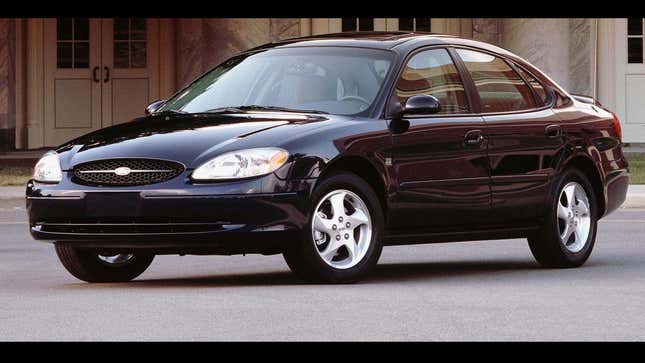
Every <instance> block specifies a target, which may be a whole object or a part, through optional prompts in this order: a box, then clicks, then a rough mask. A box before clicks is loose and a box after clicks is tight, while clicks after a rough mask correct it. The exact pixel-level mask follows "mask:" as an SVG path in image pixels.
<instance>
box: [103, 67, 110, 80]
mask: <svg viewBox="0 0 645 363" xmlns="http://www.w3.org/2000/svg"><path fill="white" fill-rule="evenodd" d="M103 69H104V70H105V78H103V83H105V82H107V81H109V80H110V68H108V67H107V66H105V67H103Z"/></svg>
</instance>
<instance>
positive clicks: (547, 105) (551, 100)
mask: <svg viewBox="0 0 645 363" xmlns="http://www.w3.org/2000/svg"><path fill="white" fill-rule="evenodd" d="M451 47H452V48H453V49H455V56H456V57H458V58H459V61H460V63H461V64H462V65H463V71H464V72H466V73H467V75H468V76H467V77H464V78H466V79H467V80H468V83H469V85H468V87H469V88H471V89H472V90H473V91H474V97H475V98H476V99H477V107H478V108H477V113H476V114H477V115H481V116H494V115H513V114H521V113H530V112H539V111H544V110H546V109H549V108H552V107H553V104H554V100H555V97H553V92H554V91H553V90H552V89H551V87H549V86H547V85H546V84H544V81H543V80H542V79H541V78H540V77H537V76H535V74H534V73H533V72H529V71H528V70H526V67H521V69H522V70H523V71H525V72H526V73H528V74H530V75H531V76H533V77H534V78H535V79H536V80H538V82H540V84H541V85H542V87H544V89H545V91H546V92H547V94H548V95H549V102H548V103H543V102H541V101H540V102H539V103H540V104H542V106H540V107H538V105H537V103H536V107H534V108H526V109H523V110H515V111H500V112H481V111H482V109H481V97H480V96H479V92H477V87H476V86H475V82H474V81H473V79H472V77H471V75H470V72H469V71H468V69H466V65H465V63H464V62H463V60H462V59H461V57H460V56H459V54H458V53H457V51H456V49H466V50H471V51H475V52H480V53H484V54H488V55H491V56H494V57H497V58H500V59H502V60H503V61H505V62H506V63H507V64H508V65H509V67H511V69H513V71H514V72H515V73H516V74H517V75H518V77H520V79H522V80H523V81H524V83H526V85H527V86H528V87H529V89H530V90H531V94H532V95H533V97H534V102H535V90H533V87H531V84H530V83H529V82H527V81H526V80H525V79H524V77H522V75H521V74H520V73H519V72H517V70H516V69H515V67H513V66H514V65H515V64H516V61H515V60H513V59H510V58H508V57H506V56H505V55H503V54H499V53H495V52H492V51H489V50H487V49H482V48H477V47H471V46H466V45H452V46H451Z"/></svg>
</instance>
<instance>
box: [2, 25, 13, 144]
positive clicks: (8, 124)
mask: <svg viewBox="0 0 645 363" xmlns="http://www.w3.org/2000/svg"><path fill="white" fill-rule="evenodd" d="M14 40H15V33H14V20H13V19H0V151H4V150H12V149H14V148H15V134H16V112H15V91H16V87H15V69H16V68H15V63H14V60H15V43H14Z"/></svg>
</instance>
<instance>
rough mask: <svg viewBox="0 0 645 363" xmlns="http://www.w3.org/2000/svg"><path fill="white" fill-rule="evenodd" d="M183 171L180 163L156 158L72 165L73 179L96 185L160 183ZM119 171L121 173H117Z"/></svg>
mask: <svg viewBox="0 0 645 363" xmlns="http://www.w3.org/2000/svg"><path fill="white" fill-rule="evenodd" d="M126 168H127V169H126ZM183 171H184V166H183V165H182V164H180V163H177V162H174V161H168V160H156V159H108V160H96V161H90V162H87V163H83V164H79V165H76V166H75V167H74V181H75V182H77V183H79V184H86V185H96V186H103V185H105V186H130V185H145V184H154V183H161V182H164V181H166V180H170V179H172V178H174V177H176V176H177V175H179V174H181V173H182V172H183ZM119 172H123V173H121V174H122V175H119Z"/></svg>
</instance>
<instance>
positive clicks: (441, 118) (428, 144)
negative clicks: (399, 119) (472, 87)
mask: <svg viewBox="0 0 645 363" xmlns="http://www.w3.org/2000/svg"><path fill="white" fill-rule="evenodd" d="M418 94H429V95H433V96H435V97H436V98H437V99H439V101H440V103H441V111H440V112H439V113H437V114H433V115H421V116H415V117H409V118H405V119H404V120H403V124H404V125H408V123H409V126H408V127H407V129H405V128H404V129H403V130H395V131H394V132H393V153H392V156H393V160H392V161H393V167H394V171H395V173H394V174H395V179H396V184H397V186H398V190H397V192H396V196H395V197H394V202H393V204H392V207H393V208H392V209H393V210H391V213H390V216H391V222H392V224H391V227H392V228H393V229H396V228H405V229H406V230H408V231H410V230H415V231H418V232H419V233H424V232H432V231H433V230H435V229H437V230H441V231H446V227H449V226H453V227H463V226H465V225H468V226H472V225H473V221H477V220H478V218H479V217H481V216H484V215H486V214H487V213H488V212H489V210H490V209H489V208H490V187H489V172H488V159H487V156H486V142H485V140H484V139H483V138H482V136H483V134H484V132H485V125H484V121H483V119H482V118H481V117H480V116H476V115H472V114H471V106H470V104H469V101H468V97H467V95H466V92H465V90H464V86H463V82H462V80H461V78H460V76H459V73H458V72H457V69H456V67H455V65H454V63H453V60H452V58H451V57H450V55H449V53H448V52H447V51H446V50H445V49H429V50H424V51H421V52H419V53H416V54H415V55H414V56H413V57H411V58H410V60H409V62H408V63H407V64H406V66H405V68H404V70H403V73H402V75H401V76H400V78H399V80H398V81H397V85H396V90H395V94H394V95H393V96H394V97H397V98H398V101H399V102H401V104H404V103H405V101H406V100H407V99H408V98H409V97H411V96H413V95H418ZM438 227H441V228H438Z"/></svg>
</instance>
